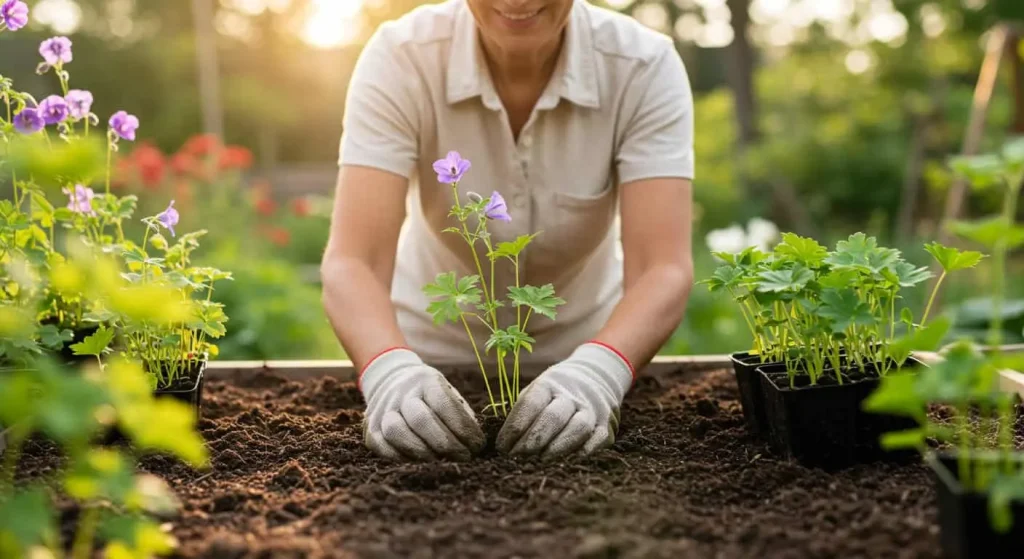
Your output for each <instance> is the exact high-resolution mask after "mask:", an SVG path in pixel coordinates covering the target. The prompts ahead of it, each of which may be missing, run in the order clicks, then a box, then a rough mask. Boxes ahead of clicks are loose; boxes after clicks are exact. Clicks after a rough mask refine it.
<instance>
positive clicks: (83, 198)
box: [61, 184, 96, 215]
mask: <svg viewBox="0 0 1024 559" xmlns="http://www.w3.org/2000/svg"><path fill="white" fill-rule="evenodd" d="M61 190H62V191H63V192H64V194H67V195H68V197H69V198H70V199H71V201H70V202H68V209H69V210H71V211H73V212H75V213H80V214H86V215H96V212H95V211H94V210H93V209H92V199H93V197H94V196H95V195H96V194H95V193H94V192H93V191H92V189H91V188H89V187H87V186H82V185H80V184H76V185H75V189H74V190H68V189H67V188H62V189H61Z"/></svg>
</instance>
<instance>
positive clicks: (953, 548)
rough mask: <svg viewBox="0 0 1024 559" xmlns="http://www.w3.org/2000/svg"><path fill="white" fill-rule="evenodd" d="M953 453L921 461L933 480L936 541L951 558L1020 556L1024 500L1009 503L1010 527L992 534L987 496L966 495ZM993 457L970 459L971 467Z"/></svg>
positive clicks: (1023, 546)
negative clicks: (1005, 530) (937, 530)
mask: <svg viewBox="0 0 1024 559" xmlns="http://www.w3.org/2000/svg"><path fill="white" fill-rule="evenodd" d="M957 457H958V455H957V454H956V453H955V452H949V453H941V454H937V455H929V456H928V457H926V458H925V462H926V463H927V464H928V466H929V467H930V468H931V470H932V473H933V474H934V477H935V487H936V493H937V494H938V502H939V528H940V530H941V532H940V535H939V539H940V542H941V543H942V550H943V552H944V553H945V554H946V556H947V557H950V558H951V559H976V558H977V559H980V558H985V559H1003V558H1006V559H1009V558H1011V557H1012V558H1013V559H1019V558H1021V557H1024V500H1016V501H1012V502H1011V504H1010V512H1011V514H1012V516H1013V525H1012V526H1011V527H1010V530H1009V531H1008V532H1006V533H999V532H996V531H995V529H993V528H992V523H991V520H990V517H989V511H988V506H989V502H988V495H986V494H983V493H976V492H969V491H967V490H966V489H965V488H964V487H963V486H962V485H961V484H960V472H959V467H958V465H957ZM993 460H994V458H993V457H992V456H988V457H985V458H983V457H975V456H971V464H972V466H973V465H975V464H979V463H985V462H988V463H990V464H991V463H993Z"/></svg>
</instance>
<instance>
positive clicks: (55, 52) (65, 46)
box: [39, 37, 71, 66]
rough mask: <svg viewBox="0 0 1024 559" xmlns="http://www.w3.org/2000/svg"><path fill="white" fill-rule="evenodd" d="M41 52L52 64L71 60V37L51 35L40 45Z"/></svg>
mask: <svg viewBox="0 0 1024 559" xmlns="http://www.w3.org/2000/svg"><path fill="white" fill-rule="evenodd" d="M39 54H41V55H43V60H45V61H46V63H47V64H49V65H50V66H56V65H58V64H61V63H67V62H71V39H68V38H67V37H51V38H49V39H47V40H45V41H43V42H42V43H41V44H40V45H39Z"/></svg>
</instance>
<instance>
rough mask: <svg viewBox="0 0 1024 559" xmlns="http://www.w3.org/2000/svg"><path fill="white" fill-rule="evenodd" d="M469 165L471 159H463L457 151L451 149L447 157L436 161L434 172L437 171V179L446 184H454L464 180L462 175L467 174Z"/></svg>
mask: <svg viewBox="0 0 1024 559" xmlns="http://www.w3.org/2000/svg"><path fill="white" fill-rule="evenodd" d="M469 167H470V163H469V160H468V159H463V158H462V156H461V155H459V152H457V151H449V152H448V156H447V157H445V158H444V159H438V160H437V161H435V162H434V172H436V173H437V180H438V181H439V182H443V183H446V184H453V183H457V182H459V181H460V180H462V175H465V174H466V171H468V170H469Z"/></svg>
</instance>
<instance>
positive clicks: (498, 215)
mask: <svg viewBox="0 0 1024 559" xmlns="http://www.w3.org/2000/svg"><path fill="white" fill-rule="evenodd" d="M484 215H485V216H487V218H488V219H497V220H498V221H506V222H508V221H512V216H510V215H508V206H507V205H506V204H505V199H504V198H502V197H501V194H498V191H497V190H495V191H494V193H493V194H491V198H490V200H488V201H487V205H486V206H484Z"/></svg>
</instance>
